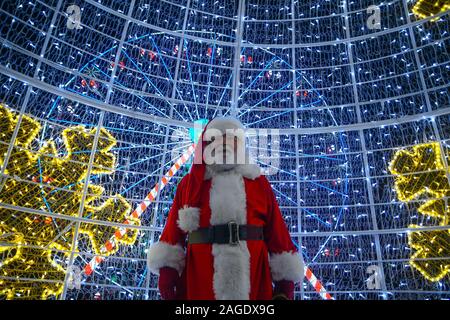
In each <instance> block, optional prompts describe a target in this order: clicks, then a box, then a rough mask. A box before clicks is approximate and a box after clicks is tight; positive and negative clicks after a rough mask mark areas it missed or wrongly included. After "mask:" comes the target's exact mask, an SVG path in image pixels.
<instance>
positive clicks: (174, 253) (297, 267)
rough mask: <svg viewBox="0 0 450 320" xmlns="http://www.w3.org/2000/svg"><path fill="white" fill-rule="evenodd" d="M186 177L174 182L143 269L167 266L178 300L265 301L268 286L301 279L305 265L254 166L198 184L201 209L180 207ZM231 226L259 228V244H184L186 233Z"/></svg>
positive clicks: (207, 175) (209, 177)
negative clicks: (173, 271) (157, 236)
mask: <svg viewBox="0 0 450 320" xmlns="http://www.w3.org/2000/svg"><path fill="white" fill-rule="evenodd" d="M188 177H189V174H188V175H186V176H185V177H184V178H183V179H182V180H181V182H180V183H179V185H178V187H177V191H176V195H175V198H174V202H173V205H172V207H171V209H170V212H169V216H168V220H167V223H166V225H165V227H164V230H163V232H162V234H161V237H160V239H159V242H157V243H155V244H153V245H152V246H151V247H150V249H149V252H148V267H149V270H150V271H151V272H153V273H156V274H159V269H160V268H162V267H166V266H168V267H172V268H175V269H176V270H178V272H179V274H180V275H181V278H180V284H179V287H180V288H182V290H180V291H179V292H178V298H179V299H189V300H190V299H204V300H214V299H217V300H228V299H229V300H236V299H238V300H248V299H250V300H256V299H258V300H264V299H271V298H272V281H278V280H290V281H294V282H299V281H301V280H302V279H303V272H304V264H303V259H302V256H301V255H300V254H299V253H298V251H297V249H296V247H295V245H294V244H293V242H292V240H291V237H290V235H289V232H288V229H287V226H286V224H285V222H284V220H283V217H282V215H281V212H280V209H279V207H278V203H277V201H276V198H275V195H274V193H273V190H272V188H271V186H270V183H269V181H268V180H267V178H266V177H265V176H264V175H261V174H260V168H259V167H258V166H257V165H256V164H246V165H238V166H237V167H236V168H234V169H233V170H231V171H227V172H224V173H221V174H212V171H211V170H209V168H207V170H206V173H205V175H204V180H203V182H202V184H201V187H200V190H201V196H200V198H201V201H200V203H201V205H200V206H199V207H198V208H197V207H186V206H184V207H183V205H182V204H183V203H186V202H187V201H186V200H187V199H184V198H185V196H186V194H188V190H187V185H188V182H187V181H188V180H189V178H188ZM233 220H234V221H236V222H237V223H238V224H252V225H256V226H262V227H263V228H264V229H263V230H264V240H247V241H242V240H241V241H240V243H239V245H238V246H230V245H228V244H187V243H186V236H187V234H188V232H190V231H193V230H196V229H197V228H199V227H208V226H211V225H218V224H224V223H228V222H230V221H233Z"/></svg>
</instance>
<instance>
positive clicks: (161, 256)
mask: <svg viewBox="0 0 450 320" xmlns="http://www.w3.org/2000/svg"><path fill="white" fill-rule="evenodd" d="M185 260H186V254H185V253H184V249H183V247H182V246H181V245H179V244H176V245H172V244H170V243H167V242H163V241H160V242H157V243H155V244H153V245H151V246H150V248H149V249H148V253H147V265H148V269H149V270H150V271H151V272H153V273H155V274H157V275H159V269H160V268H162V267H172V268H174V269H176V270H177V271H178V273H179V274H181V272H182V271H183V269H184V265H185Z"/></svg>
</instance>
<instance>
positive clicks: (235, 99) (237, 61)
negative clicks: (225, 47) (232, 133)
mask: <svg viewBox="0 0 450 320" xmlns="http://www.w3.org/2000/svg"><path fill="white" fill-rule="evenodd" d="M244 15H245V0H239V7H238V13H237V28H236V47H235V49H234V65H233V74H234V77H233V85H232V87H231V106H230V107H231V112H230V114H231V116H233V117H237V110H238V107H239V106H238V104H239V89H240V86H239V83H240V72H241V46H242V26H243V25H244ZM219 112H220V111H219Z"/></svg>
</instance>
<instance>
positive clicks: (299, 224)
mask: <svg viewBox="0 0 450 320" xmlns="http://www.w3.org/2000/svg"><path fill="white" fill-rule="evenodd" d="M294 3H295V0H292V1H291V15H292V43H294V44H295V4H294ZM291 52H292V53H291V54H292V61H291V65H292V79H293V85H292V97H293V99H292V101H293V104H294V111H293V112H294V128H297V126H298V115H297V107H298V106H297V94H296V93H297V81H295V79H296V68H297V66H296V62H295V47H292V48H291ZM298 137H299V135H298V134H294V146H295V175H296V177H297V181H296V184H295V185H296V188H297V232H299V233H301V230H302V219H301V216H302V214H303V213H302V209H301V208H300V200H301V198H300V172H299V167H300V155H299V153H298V150H299V142H298ZM302 243H303V241H302V236H301V235H299V236H298V246H299V253H300V255H302V256H303V252H302ZM304 283H305V281H303V283H301V284H300V297H301V300H304V299H305V292H304V291H305V289H304V287H303V285H304Z"/></svg>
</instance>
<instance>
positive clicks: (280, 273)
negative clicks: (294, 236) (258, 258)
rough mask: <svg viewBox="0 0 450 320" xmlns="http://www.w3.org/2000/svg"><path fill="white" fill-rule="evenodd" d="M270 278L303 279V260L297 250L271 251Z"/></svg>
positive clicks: (276, 279)
mask: <svg viewBox="0 0 450 320" xmlns="http://www.w3.org/2000/svg"><path fill="white" fill-rule="evenodd" d="M269 263H270V269H271V272H272V280H273V281H279V280H289V281H294V282H300V281H303V272H304V262H303V257H302V256H301V255H300V254H299V253H298V252H287V251H285V252H282V253H273V254H271V255H270V257H269Z"/></svg>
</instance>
